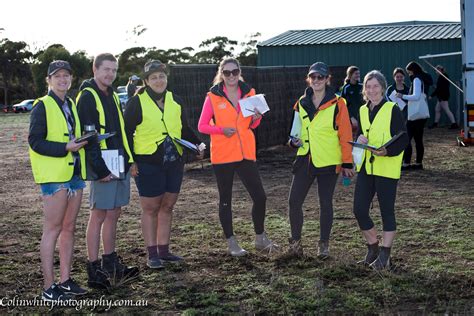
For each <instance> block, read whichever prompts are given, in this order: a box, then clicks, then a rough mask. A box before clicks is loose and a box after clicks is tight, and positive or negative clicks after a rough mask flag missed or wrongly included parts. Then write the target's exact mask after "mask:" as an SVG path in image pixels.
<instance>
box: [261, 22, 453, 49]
mask: <svg viewBox="0 0 474 316" xmlns="http://www.w3.org/2000/svg"><path fill="white" fill-rule="evenodd" d="M456 38H461V23H460V22H429V21H408V22H397V23H387V24H374V25H361V26H346V27H338V28H331V29H321V30H295V31H287V32H285V33H283V34H280V35H277V36H275V37H272V38H270V39H268V40H266V41H263V42H261V43H259V44H258V46H261V47H262V46H293V45H316V44H337V43H363V42H387V41H419V40H433V39H456Z"/></svg>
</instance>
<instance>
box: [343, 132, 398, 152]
mask: <svg viewBox="0 0 474 316" xmlns="http://www.w3.org/2000/svg"><path fill="white" fill-rule="evenodd" d="M403 134H405V132H404V131H401V132H400V133H398V134H397V135H395V136H393V137H392V138H391V139H390V140H389V141H388V142H386V143H385V144H383V145H382V146H380V147H378V148H377V147H375V146H372V145H368V144H361V143H358V142H348V143H349V144H351V145H352V146H354V147H357V148H362V149H373V150H379V149H380V148H382V147H385V148H387V147H390V145H392V144H393V143H394V142H395V141H396V140H397V139H399V138H400V137H401V136H402V135H403Z"/></svg>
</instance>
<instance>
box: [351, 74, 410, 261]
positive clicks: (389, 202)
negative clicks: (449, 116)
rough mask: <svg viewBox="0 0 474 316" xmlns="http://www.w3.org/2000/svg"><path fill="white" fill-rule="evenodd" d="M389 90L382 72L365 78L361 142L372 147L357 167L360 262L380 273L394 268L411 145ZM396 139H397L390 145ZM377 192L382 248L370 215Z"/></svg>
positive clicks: (356, 215) (360, 118)
mask: <svg viewBox="0 0 474 316" xmlns="http://www.w3.org/2000/svg"><path fill="white" fill-rule="evenodd" d="M386 89H387V81H386V80H385V77H384V76H383V75H382V73H380V72H379V71H376V70H373V71H371V72H369V73H368V74H367V75H366V76H365V78H364V83H363V90H362V93H363V95H364V99H365V100H366V101H367V103H366V104H365V105H363V106H362V107H361V108H360V110H359V111H360V113H359V114H360V115H359V126H360V131H359V134H360V135H359V136H358V138H357V143H361V144H367V145H370V147H367V149H365V151H364V155H363V158H362V160H361V163H360V164H358V165H357V171H358V176H357V182H356V187H355V192H354V215H355V217H356V219H357V222H358V224H359V227H360V229H361V231H362V235H363V236H364V238H365V240H366V242H367V254H366V256H365V258H364V259H363V260H362V261H360V263H363V264H366V265H370V266H371V267H373V268H374V269H376V270H381V269H387V268H389V267H390V251H391V247H392V243H393V240H394V238H395V233H396V220H395V197H396V192H397V185H398V179H400V173H401V166H402V158H403V151H404V149H405V148H406V145H407V143H408V136H407V135H406V127H405V123H404V118H403V115H402V112H401V111H400V109H399V108H398V106H396V103H394V102H390V101H388V100H387V99H386V94H385V91H386ZM392 137H397V139H396V140H395V141H393V142H390V140H391V139H392ZM388 142H390V146H388V145H387V143H388ZM384 144H385V146H386V147H384ZM374 147H375V148H374ZM376 193H377V197H378V201H379V205H380V213H381V215H382V223H383V241H382V246H381V247H379V241H378V239H377V230H376V229H375V226H374V223H373V221H372V219H371V217H370V214H369V209H370V204H371V203H372V200H373V198H374V195H375V194H376Z"/></svg>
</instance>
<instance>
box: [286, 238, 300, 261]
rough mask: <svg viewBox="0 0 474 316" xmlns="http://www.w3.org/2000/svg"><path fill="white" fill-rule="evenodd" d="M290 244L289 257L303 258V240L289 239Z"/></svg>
mask: <svg viewBox="0 0 474 316" xmlns="http://www.w3.org/2000/svg"><path fill="white" fill-rule="evenodd" d="M288 242H289V243H290V245H289V247H288V251H287V255H288V256H292V257H303V243H302V242H301V239H298V240H294V239H293V238H289V239H288Z"/></svg>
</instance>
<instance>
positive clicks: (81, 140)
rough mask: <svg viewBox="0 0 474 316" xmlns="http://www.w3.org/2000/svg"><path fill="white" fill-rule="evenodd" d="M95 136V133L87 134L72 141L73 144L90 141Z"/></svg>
mask: <svg viewBox="0 0 474 316" xmlns="http://www.w3.org/2000/svg"><path fill="white" fill-rule="evenodd" d="M96 136H97V132H89V133H86V134H84V135H82V136H81V137H79V138H76V139H75V140H74V142H75V143H80V142H84V141H90V140H92V139H93V138H94V137H96Z"/></svg>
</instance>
